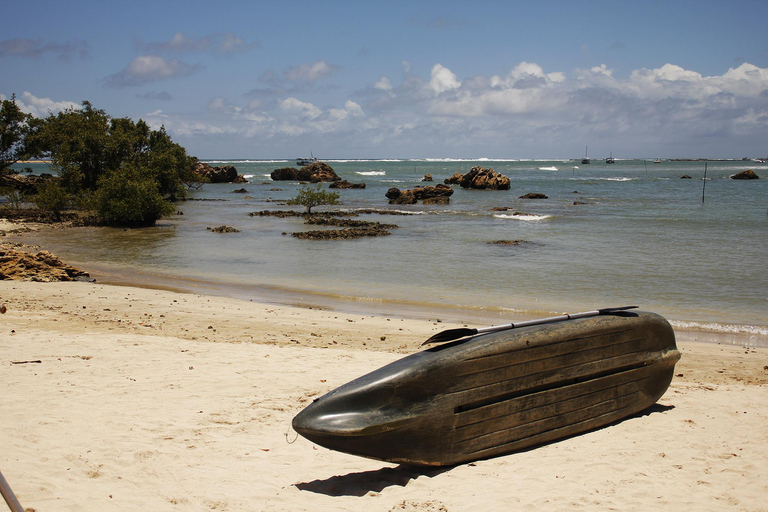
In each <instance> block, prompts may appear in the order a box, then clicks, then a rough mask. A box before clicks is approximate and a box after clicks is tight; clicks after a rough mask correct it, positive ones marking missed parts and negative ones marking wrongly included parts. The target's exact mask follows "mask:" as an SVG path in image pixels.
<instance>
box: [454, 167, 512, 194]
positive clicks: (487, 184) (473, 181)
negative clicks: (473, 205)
mask: <svg viewBox="0 0 768 512" xmlns="http://www.w3.org/2000/svg"><path fill="white" fill-rule="evenodd" d="M457 175H458V176H457ZM456 180H458V181H456ZM445 183H447V184H452V183H458V184H459V185H460V186H461V187H462V188H472V189H478V190H509V187H510V181H509V178H508V177H506V176H504V175H503V174H500V173H498V172H496V171H494V170H493V169H484V168H483V167H480V166H479V165H478V166H475V167H473V168H472V169H470V171H469V172H468V173H467V174H464V175H463V176H462V175H459V174H458V173H455V174H454V175H453V176H451V177H450V178H448V179H447V180H445Z"/></svg>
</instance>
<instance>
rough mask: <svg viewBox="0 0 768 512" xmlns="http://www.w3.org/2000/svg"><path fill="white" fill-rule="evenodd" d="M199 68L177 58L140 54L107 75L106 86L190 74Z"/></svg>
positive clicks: (140, 82)
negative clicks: (116, 71)
mask: <svg viewBox="0 0 768 512" xmlns="http://www.w3.org/2000/svg"><path fill="white" fill-rule="evenodd" d="M200 68H201V66H199V65H190V64H187V63H185V62H182V61H180V60H178V59H175V58H174V59H170V60H168V59H165V58H164V57H161V56H159V55H141V56H139V57H136V58H135V59H133V60H132V61H131V62H130V64H128V66H126V68H125V69H124V70H122V71H120V72H119V73H115V74H114V75H110V76H108V77H107V80H106V85H107V86H108V87H116V88H119V87H130V86H137V85H144V84H147V83H151V82H157V81H160V80H166V79H169V78H175V77H180V76H187V75H191V74H192V73H194V72H196V71H198V70H199V69H200Z"/></svg>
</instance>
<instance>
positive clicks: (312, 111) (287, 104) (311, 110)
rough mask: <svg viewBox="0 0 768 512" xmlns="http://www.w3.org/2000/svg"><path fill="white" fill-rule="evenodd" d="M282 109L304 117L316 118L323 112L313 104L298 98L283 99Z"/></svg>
mask: <svg viewBox="0 0 768 512" xmlns="http://www.w3.org/2000/svg"><path fill="white" fill-rule="evenodd" d="M280 110H282V111H283V112H285V113H287V114H291V115H293V116H296V117H298V118H302V119H315V118H316V117H318V116H320V114H322V112H323V111H322V110H320V109H319V108H317V107H316V106H314V105H313V104H311V103H306V102H303V101H301V100H298V99H296V98H288V99H285V100H283V101H281V102H280Z"/></svg>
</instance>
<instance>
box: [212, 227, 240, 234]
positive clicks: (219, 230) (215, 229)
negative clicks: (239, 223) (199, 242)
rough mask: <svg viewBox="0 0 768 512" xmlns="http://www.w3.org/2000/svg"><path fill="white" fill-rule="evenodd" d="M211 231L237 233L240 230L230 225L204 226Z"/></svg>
mask: <svg viewBox="0 0 768 512" xmlns="http://www.w3.org/2000/svg"><path fill="white" fill-rule="evenodd" d="M205 229H207V230H208V231H211V232H213V233H239V232H240V230H239V229H236V228H233V227H231V226H219V227H216V228H205Z"/></svg>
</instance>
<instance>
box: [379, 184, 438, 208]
mask: <svg viewBox="0 0 768 512" xmlns="http://www.w3.org/2000/svg"><path fill="white" fill-rule="evenodd" d="M384 195H385V196H386V197H387V199H389V204H416V203H417V202H418V201H425V200H432V199H435V198H438V197H442V198H444V199H440V200H439V201H440V203H441V204H444V203H447V202H448V198H449V197H450V196H452V195H453V189H452V188H451V187H449V186H447V185H442V184H440V185H436V186H434V187H416V188H413V189H410V190H400V189H399V188H390V189H389V190H387V193H386V194H384ZM433 204H434V202H433Z"/></svg>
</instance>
